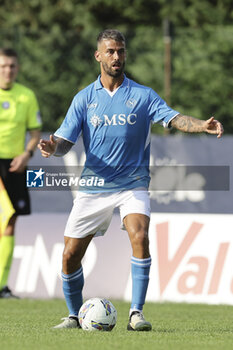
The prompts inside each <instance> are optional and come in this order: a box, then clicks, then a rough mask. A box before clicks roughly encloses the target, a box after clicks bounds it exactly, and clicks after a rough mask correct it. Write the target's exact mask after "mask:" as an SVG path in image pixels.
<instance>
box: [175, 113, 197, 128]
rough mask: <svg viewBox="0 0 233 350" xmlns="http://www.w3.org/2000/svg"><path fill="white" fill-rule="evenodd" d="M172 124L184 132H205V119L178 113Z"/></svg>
mask: <svg viewBox="0 0 233 350" xmlns="http://www.w3.org/2000/svg"><path fill="white" fill-rule="evenodd" d="M171 126H172V127H173V128H175V129H177V130H180V131H183V132H203V131H204V121H203V120H200V119H197V118H193V117H189V116H187V115H181V114H178V115H177V116H176V117H175V118H174V119H172V121H171Z"/></svg>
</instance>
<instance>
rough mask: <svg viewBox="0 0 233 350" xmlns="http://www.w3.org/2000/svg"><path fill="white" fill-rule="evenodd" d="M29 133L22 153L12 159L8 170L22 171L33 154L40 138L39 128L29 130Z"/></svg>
mask: <svg viewBox="0 0 233 350" xmlns="http://www.w3.org/2000/svg"><path fill="white" fill-rule="evenodd" d="M29 134H30V139H29V141H28V143H27V146H26V149H25V151H24V152H23V153H22V154H20V155H19V156H17V157H15V158H14V159H13V160H12V162H11V164H10V168H9V171H10V172H17V173H20V172H23V171H24V169H25V167H26V165H27V163H28V161H29V159H30V158H31V157H32V156H33V152H34V150H35V149H36V146H37V144H38V142H39V139H40V129H33V130H30V131H29Z"/></svg>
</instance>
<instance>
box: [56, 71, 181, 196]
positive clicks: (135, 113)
mask: <svg viewBox="0 0 233 350" xmlns="http://www.w3.org/2000/svg"><path fill="white" fill-rule="evenodd" d="M177 114H179V112H177V111H175V110H173V109H171V108H170V107H168V106H167V104H166V103H165V102H164V101H163V100H162V99H161V98H160V97H159V95H158V94H157V93H156V92H155V91H154V90H152V89H151V88H149V87H146V86H143V85H139V84H137V83H135V82H134V81H132V80H130V79H128V78H127V77H126V76H125V77H124V81H123V83H122V85H121V86H120V87H119V88H118V90H117V91H116V92H115V94H114V95H113V96H110V94H109V92H108V91H106V89H105V88H103V86H102V84H101V82H100V77H99V78H98V79H97V80H96V81H95V82H94V83H92V84H91V85H89V86H88V87H86V88H85V89H84V90H82V91H80V92H79V93H78V94H77V95H76V96H75V97H74V99H73V101H72V103H71V106H70V108H69V110H68V112H67V115H66V117H65V119H64V121H63V123H62V125H61V126H60V128H59V129H58V130H57V131H56V133H55V136H57V137H61V138H63V139H65V140H68V141H70V142H72V143H75V142H76V141H77V139H78V137H79V136H80V135H81V134H82V136H83V143H84V147H85V152H86V162H85V167H84V170H83V173H82V178H83V179H84V180H83V182H82V184H80V190H83V191H85V192H104V191H112V192H115V191H121V190H128V189H133V188H138V187H146V188H148V186H149V180H150V176H149V158H150V128H151V123H161V124H163V126H164V127H168V125H169V123H170V121H171V120H172V119H173V118H174V117H175V116H176V115H177ZM87 179H89V182H86V183H85V180H87ZM93 179H94V181H93ZM91 180H92V181H91ZM102 180H103V181H102Z"/></svg>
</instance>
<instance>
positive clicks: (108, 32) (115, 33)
mask: <svg viewBox="0 0 233 350" xmlns="http://www.w3.org/2000/svg"><path fill="white" fill-rule="evenodd" d="M108 39H112V40H115V41H119V42H124V43H125V37H124V35H123V34H122V33H121V32H119V30H117V29H105V30H104V31H102V32H101V33H99V35H98V37H97V45H98V44H100V43H101V41H102V40H108Z"/></svg>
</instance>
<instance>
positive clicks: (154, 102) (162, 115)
mask: <svg viewBox="0 0 233 350" xmlns="http://www.w3.org/2000/svg"><path fill="white" fill-rule="evenodd" d="M148 112H149V116H150V118H151V121H152V123H159V124H162V125H163V127H164V128H169V127H170V125H169V124H170V122H171V120H172V119H173V118H175V116H177V115H178V114H179V112H177V111H175V110H174V109H172V108H171V107H169V106H168V105H167V104H166V102H165V101H164V100H163V99H162V98H161V97H160V96H159V95H158V94H157V93H156V92H155V91H154V90H152V89H150V94H149V107H148Z"/></svg>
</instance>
